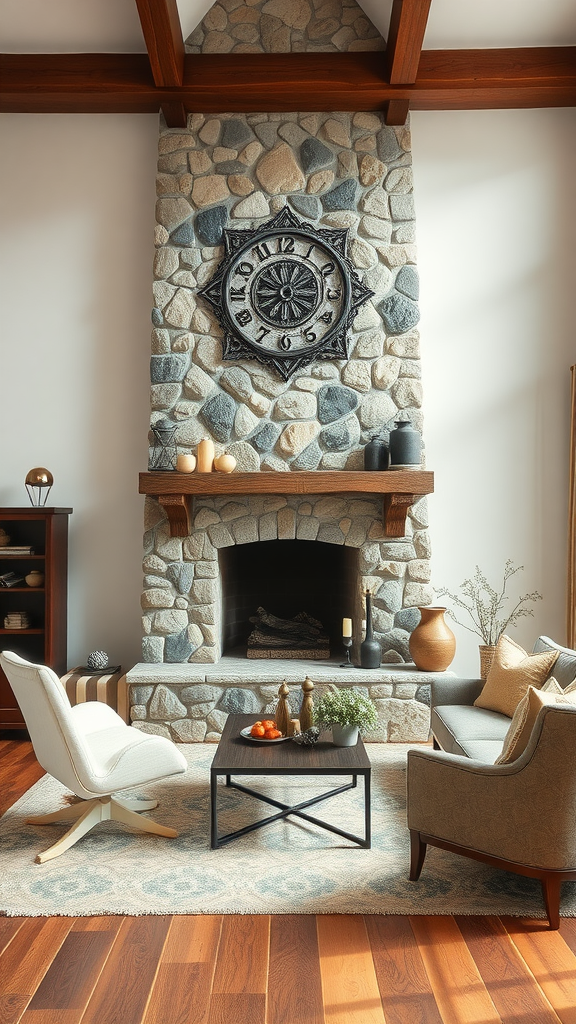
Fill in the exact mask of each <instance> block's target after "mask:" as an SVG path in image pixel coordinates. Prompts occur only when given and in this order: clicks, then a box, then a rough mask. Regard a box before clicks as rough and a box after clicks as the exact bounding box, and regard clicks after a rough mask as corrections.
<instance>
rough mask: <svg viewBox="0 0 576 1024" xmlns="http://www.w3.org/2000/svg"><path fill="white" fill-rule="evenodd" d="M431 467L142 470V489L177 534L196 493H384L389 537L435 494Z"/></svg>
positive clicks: (187, 521) (187, 525)
mask: <svg viewBox="0 0 576 1024" xmlns="http://www.w3.org/2000/svg"><path fill="white" fill-rule="evenodd" d="M433 490H434V474H433V473H432V472H430V471H429V470H388V471H387V472H382V473H370V472H364V471H355V472H347V471H345V470H333V471H329V472H326V471H323V470H314V471H312V472H307V473H290V472H287V473H272V472H271V473H266V472H260V473H229V474H227V473H176V472H174V473H140V487H139V491H140V494H149V495H150V496H152V497H154V498H157V499H158V501H159V503H160V504H161V505H162V507H163V508H164V509H165V511H166V514H167V516H168V521H169V523H170V534H171V536H172V537H187V536H188V534H189V533H190V532H191V529H192V499H193V497H194V496H202V497H208V496H210V497H211V496H213V495H216V494H220V495H222V494H230V495H234V494H236V495H240V494H242V495H244V494H369V495H381V496H382V498H383V506H384V507H383V522H384V529H385V532H386V535H387V536H388V537H403V536H404V532H405V529H406V515H407V513H408V509H409V508H410V505H413V504H414V502H415V501H417V500H418V498H420V497H422V495H423V494H432V492H433Z"/></svg>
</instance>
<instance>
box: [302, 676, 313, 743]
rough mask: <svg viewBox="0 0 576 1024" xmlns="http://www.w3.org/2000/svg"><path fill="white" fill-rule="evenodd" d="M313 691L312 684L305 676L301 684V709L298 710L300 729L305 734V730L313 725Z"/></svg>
mask: <svg viewBox="0 0 576 1024" xmlns="http://www.w3.org/2000/svg"><path fill="white" fill-rule="evenodd" d="M313 689H314V683H313V682H312V680H311V679H310V678H309V677H308V676H306V679H305V680H304V682H303V683H302V693H303V694H304V697H303V700H302V707H301V708H300V729H301V731H302V732H306V730H307V729H310V727H311V726H312V725H313V723H314V704H313V701H312V690H313Z"/></svg>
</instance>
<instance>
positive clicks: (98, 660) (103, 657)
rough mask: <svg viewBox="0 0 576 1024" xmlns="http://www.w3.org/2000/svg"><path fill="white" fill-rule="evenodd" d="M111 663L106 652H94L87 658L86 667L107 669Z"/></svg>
mask: <svg viewBox="0 0 576 1024" xmlns="http://www.w3.org/2000/svg"><path fill="white" fill-rule="evenodd" d="M109 661H110V659H109V657H108V655H107V654H106V651H92V654H89V655H88V657H87V658H86V665H87V667H88V668H96V669H99V668H106V667H107V665H108V663H109Z"/></svg>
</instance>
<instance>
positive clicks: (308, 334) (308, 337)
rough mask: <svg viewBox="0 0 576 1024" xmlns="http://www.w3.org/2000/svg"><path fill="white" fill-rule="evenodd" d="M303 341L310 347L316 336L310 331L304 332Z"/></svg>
mask: <svg viewBox="0 0 576 1024" xmlns="http://www.w3.org/2000/svg"><path fill="white" fill-rule="evenodd" d="M304 339H305V341H307V342H308V344H309V345H311V344H312V342H313V341H316V335H315V334H314V331H311V330H310V329H308V330H307V331H304Z"/></svg>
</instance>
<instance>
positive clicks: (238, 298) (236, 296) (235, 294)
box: [230, 285, 246, 302]
mask: <svg viewBox="0 0 576 1024" xmlns="http://www.w3.org/2000/svg"><path fill="white" fill-rule="evenodd" d="M245 292H246V288H245V287H244V285H243V286H242V288H231V289H230V302H243V301H244V298H245Z"/></svg>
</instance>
